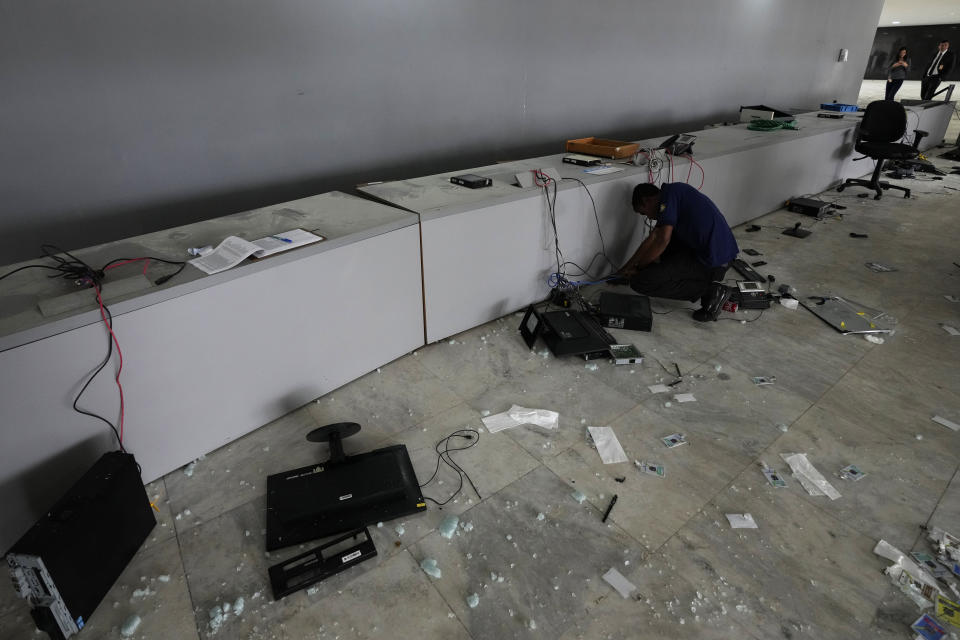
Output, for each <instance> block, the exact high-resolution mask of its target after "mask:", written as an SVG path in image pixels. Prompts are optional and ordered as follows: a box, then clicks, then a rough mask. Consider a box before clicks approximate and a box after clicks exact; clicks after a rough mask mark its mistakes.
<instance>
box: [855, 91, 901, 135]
mask: <svg viewBox="0 0 960 640" xmlns="http://www.w3.org/2000/svg"><path fill="white" fill-rule="evenodd" d="M906 131H907V110H906V109H904V108H903V105H902V104H900V103H899V102H894V101H893V100H877V101H875V102H871V103H870V104H868V105H867V110H866V112H865V113H864V114H863V121H862V122H861V124H860V137H861V139H863V140H865V141H867V142H896V141H897V140H899V139H900V138H902V137H903V134H904V133H906Z"/></svg>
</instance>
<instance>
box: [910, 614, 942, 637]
mask: <svg viewBox="0 0 960 640" xmlns="http://www.w3.org/2000/svg"><path fill="white" fill-rule="evenodd" d="M910 628H911V629H913V630H914V631H916V632H917V634H918V635H917V638H918V639H919V640H940V639H941V638H943V637H944V636H946V635H947V628H946V627H944V626H943V625H942V624H940V622H939V621H938V620H937V619H936V618H934V617H933V616H931V615H930V614H929V613H925V614H923V615H922V616H920V617H919V618H917V621H916V622H914V623H913V624H912V625H910Z"/></svg>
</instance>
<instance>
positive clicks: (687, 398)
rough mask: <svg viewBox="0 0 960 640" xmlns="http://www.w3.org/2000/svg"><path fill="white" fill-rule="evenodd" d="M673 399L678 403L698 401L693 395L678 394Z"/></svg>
mask: <svg viewBox="0 0 960 640" xmlns="http://www.w3.org/2000/svg"><path fill="white" fill-rule="evenodd" d="M673 399H674V400H676V401H677V402H696V401H697V399H696V398H694V397H693V394H692V393H678V394H677V395H675V396H673Z"/></svg>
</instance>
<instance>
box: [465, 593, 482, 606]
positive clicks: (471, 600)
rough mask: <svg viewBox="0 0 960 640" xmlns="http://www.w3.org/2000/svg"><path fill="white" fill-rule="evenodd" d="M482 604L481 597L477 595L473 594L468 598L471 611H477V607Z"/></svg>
mask: <svg viewBox="0 0 960 640" xmlns="http://www.w3.org/2000/svg"><path fill="white" fill-rule="evenodd" d="M478 604H480V596H478V595H477V594H475V593H471V594H470V595H468V596H467V606H468V607H470V608H471V609H475V608H476V607H477V605H478Z"/></svg>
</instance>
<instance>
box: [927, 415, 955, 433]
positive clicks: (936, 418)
mask: <svg viewBox="0 0 960 640" xmlns="http://www.w3.org/2000/svg"><path fill="white" fill-rule="evenodd" d="M930 419H931V420H933V421H934V422H936V423H937V424H940V425H943V426H944V427H946V428H947V429H952V430H954V431H960V424H957V423H956V422H954V421H952V420H947V419H946V418H943V417H940V416H933V417H932V418H930Z"/></svg>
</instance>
